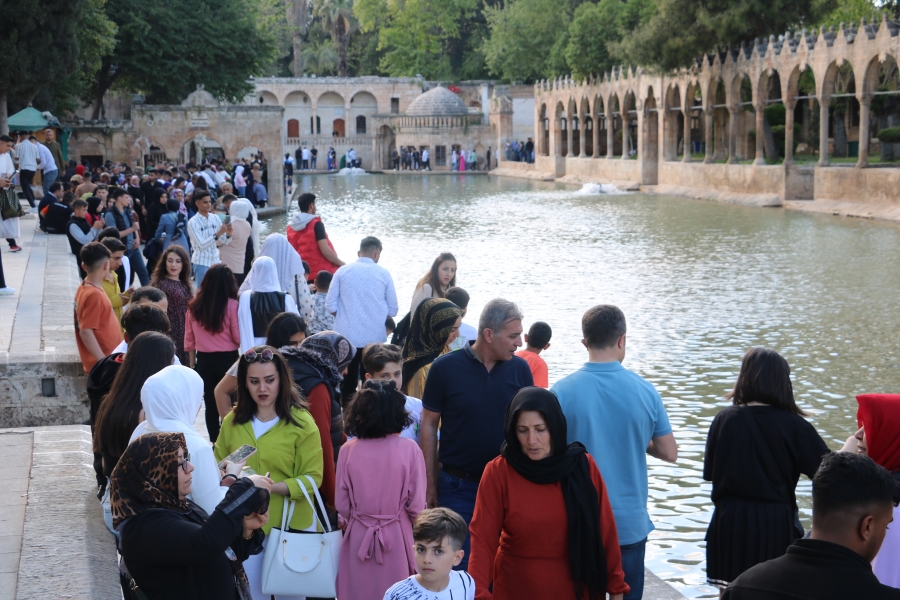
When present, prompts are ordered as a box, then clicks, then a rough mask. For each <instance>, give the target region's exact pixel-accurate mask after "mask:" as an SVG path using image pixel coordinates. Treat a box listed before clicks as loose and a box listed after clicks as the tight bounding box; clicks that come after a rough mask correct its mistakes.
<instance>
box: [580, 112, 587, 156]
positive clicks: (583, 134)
mask: <svg viewBox="0 0 900 600" xmlns="http://www.w3.org/2000/svg"><path fill="white" fill-rule="evenodd" d="M584 126H585V124H584V115H581V116H580V117H578V156H579V157H580V158H584V157H586V156H587V154H586V153H585V151H584V138H585V133H584Z"/></svg>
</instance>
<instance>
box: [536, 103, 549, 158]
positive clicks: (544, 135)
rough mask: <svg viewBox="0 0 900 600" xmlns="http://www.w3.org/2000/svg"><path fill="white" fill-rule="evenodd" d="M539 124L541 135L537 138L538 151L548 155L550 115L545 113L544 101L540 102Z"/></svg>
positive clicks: (542, 154) (545, 104)
mask: <svg viewBox="0 0 900 600" xmlns="http://www.w3.org/2000/svg"><path fill="white" fill-rule="evenodd" d="M540 124H541V125H540V127H541V137H540V139H539V140H538V144H540V151H539V153H540V155H541V156H550V117H549V115H548V114H547V103H546V102H545V103H543V104H541V109H540Z"/></svg>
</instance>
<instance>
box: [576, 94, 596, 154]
mask: <svg viewBox="0 0 900 600" xmlns="http://www.w3.org/2000/svg"><path fill="white" fill-rule="evenodd" d="M578 114H579V115H580V121H581V141H580V147H581V153H580V154H579V156H593V155H594V118H593V115H591V102H590V100H588V98H587V96H582V97H581V103H580V107H579V111H578Z"/></svg>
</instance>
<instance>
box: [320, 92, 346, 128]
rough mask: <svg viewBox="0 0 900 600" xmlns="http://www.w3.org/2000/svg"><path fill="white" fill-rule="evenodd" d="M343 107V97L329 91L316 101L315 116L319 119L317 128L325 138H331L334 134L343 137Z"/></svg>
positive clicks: (344, 116)
mask: <svg viewBox="0 0 900 600" xmlns="http://www.w3.org/2000/svg"><path fill="white" fill-rule="evenodd" d="M344 106H345V105H344V97H343V96H341V95H340V94H338V93H337V92H333V91H330V90H329V91H326V92H323V93H322V94H320V95H319V97H318V98H317V99H316V116H318V117H319V119H320V124H319V126H320V127H321V131H324V132H325V135H326V136H328V137H331V136H333V135H334V133H335V132H338V133H340V136H339V137H343V136H344V135H345V133H346V129H345V123H346V115H345V114H344V113H345V112H346V111H345V110H344Z"/></svg>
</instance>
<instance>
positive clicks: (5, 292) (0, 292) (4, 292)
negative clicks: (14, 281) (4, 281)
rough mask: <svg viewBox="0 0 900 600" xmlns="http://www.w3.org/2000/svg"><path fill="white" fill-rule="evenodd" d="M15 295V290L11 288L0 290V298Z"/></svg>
mask: <svg viewBox="0 0 900 600" xmlns="http://www.w3.org/2000/svg"><path fill="white" fill-rule="evenodd" d="M15 293H16V290H15V288H11V287H5V288H0V296H12V295H13V294H15Z"/></svg>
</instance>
